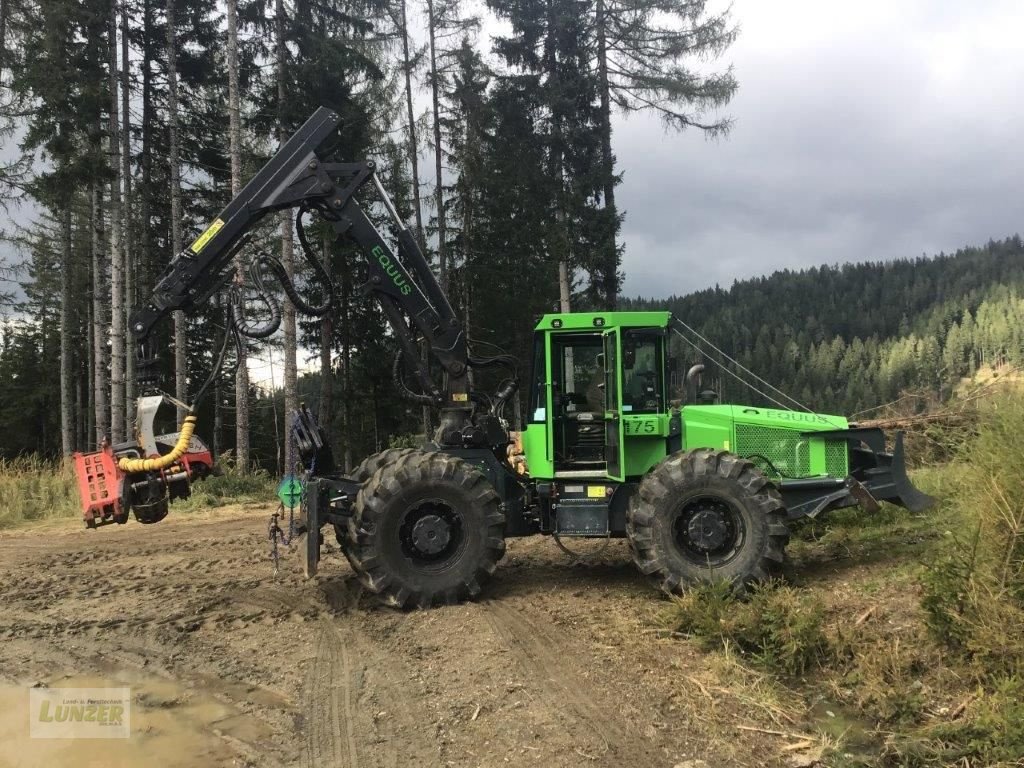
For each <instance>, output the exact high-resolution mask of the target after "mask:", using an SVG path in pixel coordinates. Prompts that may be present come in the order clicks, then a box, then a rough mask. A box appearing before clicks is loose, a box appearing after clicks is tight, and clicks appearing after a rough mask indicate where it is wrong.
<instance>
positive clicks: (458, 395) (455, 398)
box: [452, 392, 469, 403]
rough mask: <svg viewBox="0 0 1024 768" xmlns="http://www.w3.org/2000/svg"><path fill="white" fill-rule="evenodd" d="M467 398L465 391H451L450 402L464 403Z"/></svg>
mask: <svg viewBox="0 0 1024 768" xmlns="http://www.w3.org/2000/svg"><path fill="white" fill-rule="evenodd" d="M468 400H469V395H467V394H466V393H465V392H452V402H454V403H465V402H467V401H468Z"/></svg>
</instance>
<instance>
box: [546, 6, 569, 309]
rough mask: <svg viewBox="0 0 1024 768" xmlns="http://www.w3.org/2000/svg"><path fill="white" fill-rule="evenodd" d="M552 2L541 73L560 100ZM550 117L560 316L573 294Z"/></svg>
mask: <svg viewBox="0 0 1024 768" xmlns="http://www.w3.org/2000/svg"><path fill="white" fill-rule="evenodd" d="M555 5H556V4H555V0H547V15H548V18H547V39H546V41H545V44H544V45H545V50H544V69H545V73H544V74H545V76H546V77H545V86H546V89H547V91H548V93H549V94H550V93H551V92H552V91H554V92H555V96H554V98H556V99H557V98H562V96H561V94H560V93H559V92H558V91H559V90H560V89H558V88H554V85H556V84H557V80H558V77H559V67H558V57H557V56H556V51H557V50H558V39H557V35H556V33H557V29H558V20H557V18H556V16H557V12H558V11H557V9H556V7H555ZM552 112H553V113H554V114H552V117H551V122H552V126H551V132H552V142H551V143H552V150H551V155H552V156H551V176H552V178H553V179H554V180H555V184H556V187H555V222H556V224H557V226H556V227H555V237H556V238H557V240H556V243H555V246H556V247H555V252H556V253H557V254H558V299H559V307H560V309H561V311H562V312H570V311H572V310H571V308H570V302H569V300H570V297H571V294H572V286H571V285H570V282H569V264H570V263H571V261H572V242H571V240H570V236H569V225H568V217H567V215H566V210H565V209H566V207H567V206H566V200H565V173H564V168H563V163H564V151H565V150H564V145H563V136H562V118H561V116H560V115H559V114H558V113H557V109H556V108H554V106H552Z"/></svg>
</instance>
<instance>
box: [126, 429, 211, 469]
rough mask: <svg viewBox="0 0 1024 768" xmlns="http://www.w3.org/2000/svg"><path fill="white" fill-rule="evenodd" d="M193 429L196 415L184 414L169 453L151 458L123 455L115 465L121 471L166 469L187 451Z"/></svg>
mask: <svg viewBox="0 0 1024 768" xmlns="http://www.w3.org/2000/svg"><path fill="white" fill-rule="evenodd" d="M195 430H196V417H195V416H193V415H189V416H186V417H185V423H184V424H182V425H181V433H180V434H179V435H178V442H177V443H175V444H174V448H173V449H172V450H171V452H170V453H168V454H166V455H164V456H157V457H156V458H153V459H129V458H127V457H125V458H122V459H120V460H119V461H118V462H117V466H118V468H119V469H120V470H121V471H122V472H152V471H154V470H158V469H167V468H168V467H169V466H171V465H172V464H173V463H174V462H176V461H177V460H178V459H180V458H181V457H182V456H184V455H185V452H186V451H188V444H189V441H191V440H192V433H193V432H195Z"/></svg>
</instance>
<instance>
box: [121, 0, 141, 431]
mask: <svg viewBox="0 0 1024 768" xmlns="http://www.w3.org/2000/svg"><path fill="white" fill-rule="evenodd" d="M128 31H129V24H128V2H127V0H122V3H121V178H122V179H124V205H123V207H122V209H121V210H122V212H123V216H122V220H123V221H124V224H123V227H122V232H121V240H122V248H123V250H124V307H125V323H126V324H127V321H128V316H129V315H130V314H131V312H132V310H133V309H134V308H135V280H136V274H135V273H136V269H137V265H136V259H135V254H134V252H133V248H134V247H135V240H134V238H133V237H132V234H133V231H134V226H133V223H132V215H133V213H134V211H133V204H134V199H133V197H132V135H131V134H132V132H131V125H132V121H131V112H130V111H129V102H130V101H131V92H130V90H129V86H130V83H129V77H128V68H129V62H130V61H131V58H130V56H131V54H130V51H129V46H128ZM126 327H127V326H126ZM125 345H126V346H125V398H124V399H125V407H126V413H125V418H126V419H129V418H131V416H132V415H133V414H134V413H135V398H136V396H137V392H136V390H137V386H136V385H137V382H136V374H135V339H134V338H133V337H132V336H131V334H130V333H129V335H128V338H127V339H126V340H125Z"/></svg>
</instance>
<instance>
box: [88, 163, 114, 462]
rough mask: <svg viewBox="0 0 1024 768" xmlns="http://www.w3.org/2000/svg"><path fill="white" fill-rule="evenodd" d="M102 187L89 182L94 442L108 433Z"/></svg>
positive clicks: (105, 285) (99, 441) (108, 409)
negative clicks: (90, 185)
mask: <svg viewBox="0 0 1024 768" xmlns="http://www.w3.org/2000/svg"><path fill="white" fill-rule="evenodd" d="M101 196H102V187H101V186H100V185H99V184H97V183H96V181H95V180H94V181H93V183H92V194H91V197H92V357H93V397H94V398H95V399H94V403H93V409H94V411H95V414H96V416H95V425H96V445H97V447H98V446H99V444H100V443H101V442H103V439H104V438H105V437H107V436H108V435H109V433H110V404H109V401H108V399H107V395H108V393H109V392H110V390H109V388H108V386H107V366H108V365H109V364H110V350H109V348H108V347H107V343H106V341H107V326H106V323H105V322H104V320H105V315H106V303H107V301H106V298H107V296H108V293H107V284H106V281H105V280H104V279H103V266H104V259H103V201H102V199H101Z"/></svg>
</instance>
